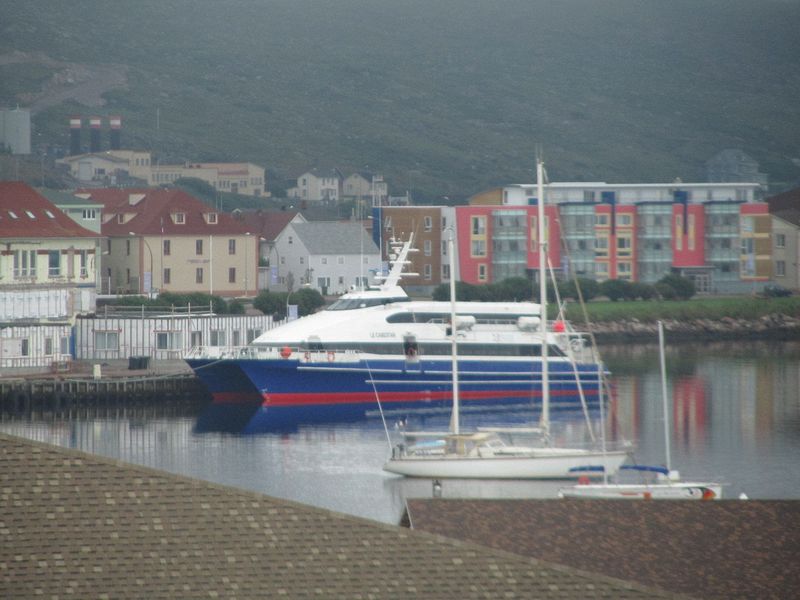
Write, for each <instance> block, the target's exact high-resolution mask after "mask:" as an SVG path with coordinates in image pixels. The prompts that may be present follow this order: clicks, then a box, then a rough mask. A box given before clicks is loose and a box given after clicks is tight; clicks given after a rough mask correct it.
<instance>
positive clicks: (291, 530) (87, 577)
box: [0, 434, 667, 599]
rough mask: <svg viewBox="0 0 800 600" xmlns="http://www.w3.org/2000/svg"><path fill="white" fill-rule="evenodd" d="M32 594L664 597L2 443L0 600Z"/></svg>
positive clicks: (431, 538)
mask: <svg viewBox="0 0 800 600" xmlns="http://www.w3.org/2000/svg"><path fill="white" fill-rule="evenodd" d="M38 596H43V597H47V598H52V597H56V596H57V597H64V596H70V597H75V598H89V597H92V598H102V597H110V598H209V597H225V598H264V597H278V596H286V597H289V598H299V597H303V598H307V597H329V598H409V597H414V596H416V597H425V598H454V597H458V598H500V597H503V598H526V599H527V598H562V599H569V598H587V599H591V598H612V597H613V598H621V599H626V598H653V597H667V596H665V595H663V594H661V593H660V592H657V591H654V590H652V589H646V588H642V587H640V586H638V585H636V584H633V583H628V582H622V581H618V580H613V579H610V578H607V577H603V576H598V575H587V574H585V573H580V572H578V571H575V570H573V569H568V568H565V567H559V566H553V565H549V564H547V563H544V562H541V561H537V560H533V559H530V558H527V557H524V556H519V555H513V554H509V553H506V552H502V551H498V550H491V549H488V548H485V547H481V546H477V545H474V544H470V543H464V542H459V541H456V540H449V539H445V538H442V537H439V536H436V535H430V534H426V533H424V532H421V531H409V530H408V529H404V528H400V527H393V526H389V525H384V524H380V523H376V522H372V521H367V520H365V519H359V518H356V517H350V516H346V515H341V514H337V513H334V512H331V511H327V510H323V509H318V508H313V507H309V506H304V505H301V504H298V503H296V502H291V501H287V500H280V499H275V498H269V497H266V496H262V495H259V494H255V493H251V492H246V491H241V490H236V489H233V488H227V487H223V486H220V485H216V484H212V483H207V482H203V481H198V480H193V479H189V478H185V477H179V476H175V475H171V474H168V473H163V472H159V471H155V470H152V469H148V468H144V467H137V466H132V465H126V464H123V463H119V462H115V461H113V460H109V459H105V458H101V457H97V456H93V455H88V454H84V453H82V452H78V451H75V450H69V449H63V448H59V447H55V446H48V445H45V444H41V443H38V442H31V441H28V440H23V439H20V438H16V437H12V436H8V435H4V434H0V597H4V598H32V597H38Z"/></svg>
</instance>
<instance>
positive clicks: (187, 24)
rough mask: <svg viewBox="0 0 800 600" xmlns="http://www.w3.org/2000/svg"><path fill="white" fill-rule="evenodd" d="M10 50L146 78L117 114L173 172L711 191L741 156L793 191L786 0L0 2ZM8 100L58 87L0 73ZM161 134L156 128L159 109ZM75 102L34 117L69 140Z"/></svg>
mask: <svg viewBox="0 0 800 600" xmlns="http://www.w3.org/2000/svg"><path fill="white" fill-rule="evenodd" d="M0 14H3V15H4V19H3V21H4V22H5V24H4V25H2V26H0V27H1V28H2V29H1V31H0V33H2V36H0V52H7V51H9V50H11V49H20V50H26V51H34V50H41V51H43V52H45V53H47V54H48V55H49V56H51V57H53V58H56V59H60V60H67V61H76V62H86V63H110V64H126V65H129V66H130V71H129V78H130V87H129V89H128V90H126V91H115V92H112V93H110V94H109V95H108V100H109V105H108V107H107V109H105V108H104V109H102V110H101V112H104V111H108V112H119V113H121V114H122V115H123V117H124V119H125V132H124V135H125V139H126V140H127V143H129V144H131V145H134V146H137V147H146V148H156V149H158V150H159V151H160V152H161V153H163V155H164V156H165V158H166V159H173V160H174V159H184V158H193V159H195V158H196V159H224V160H240V159H241V160H252V161H254V162H257V163H260V164H264V165H266V166H268V167H269V168H270V169H272V170H274V171H276V172H277V173H278V174H279V175H282V176H286V177H294V176H296V175H297V174H299V173H300V172H301V171H302V170H304V169H306V168H307V167H309V166H311V165H319V166H334V165H335V166H339V167H341V168H343V169H344V170H346V171H347V170H350V169H355V168H360V167H363V166H365V165H369V166H370V167H371V168H374V169H376V170H381V171H383V172H385V173H386V174H387V178H388V179H389V181H390V185H391V187H392V190H393V191H394V192H397V193H400V192H401V191H402V190H404V189H406V188H411V189H412V190H415V191H417V192H421V193H422V194H423V195H424V196H426V197H427V198H428V199H433V198H435V196H437V195H449V196H452V197H463V196H466V195H469V194H471V193H474V192H476V191H479V190H481V189H484V188H486V187H488V186H490V185H495V184H499V183H506V182H509V181H522V180H524V181H530V180H531V178H532V176H531V173H530V169H531V167H532V162H533V159H532V157H533V155H534V146H535V144H536V143H541V144H543V145H544V147H545V151H546V155H547V158H548V162H549V164H550V165H551V167H550V169H549V170H550V176H551V178H553V179H576V180H598V179H602V180H606V181H636V180H645V181H665V180H672V179H673V178H675V177H676V176H680V177H682V178H683V179H684V180H699V179H702V178H703V175H704V173H703V162H704V161H705V160H706V159H708V158H709V157H710V156H712V155H713V154H714V153H716V152H717V151H719V150H720V149H722V148H725V147H742V148H744V149H745V150H746V151H747V152H749V153H750V154H752V155H753V156H754V157H755V158H756V159H757V160H759V161H760V162H761V164H762V170H767V171H768V172H770V174H771V176H772V178H773V179H778V180H783V181H789V180H792V179H796V178H797V177H798V174H800V171H799V170H798V168H797V167H796V166H794V165H792V164H791V162H790V159H791V158H792V157H793V156H795V155H796V153H797V147H796V141H797V140H796V132H797V131H798V130H799V129H800V114H799V113H800V111H798V108H797V102H796V98H797V97H800V73H799V72H798V67H797V60H796V59H797V56H800V42H798V41H797V40H798V36H797V35H796V31H797V29H798V24H800V5H798V3H796V2H783V1H780V0H759V1H756V0H704V1H701V2H697V1H689V0H670V2H637V1H634V0H603V1H600V0H560V1H559V2H552V1H550V0H501V1H500V2H497V3H486V2H483V1H482V0H481V1H479V0H441V1H439V2H435V3H430V2H426V1H423V0H402V1H397V0H338V1H336V2H329V1H323V0H262V1H260V2H255V1H250V0H225V1H217V0H191V1H190V0H174V1H171V2H155V1H147V0H145V1H139V2H133V3H107V2H88V1H85V2H80V3H65V2H60V1H56V0H49V1H46V0H41V1H37V2H22V3H21V2H15V1H13V0H0ZM0 76H2V77H1V78H0V81H2V82H3V83H2V84H0V101H2V100H3V99H5V100H6V101H9V100H12V99H13V97H14V95H15V94H16V93H19V92H21V91H26V90H29V89H30V88H31V86H33V85H35V84H36V82H38V81H40V80H41V79H42V73H41V70H40V69H39V70H31V71H21V70H20V69H19V68H18V67H11V66H8V67H0ZM157 108H158V109H159V110H160V124H161V127H160V130H159V131H158V132H156V129H155V121H156V119H155V113H156V109H157ZM73 112H80V113H83V114H86V115H88V114H90V113H91V112H92V109H86V108H81V107H76V106H62V107H59V108H56V109H51V110H49V111H47V112H45V113H43V114H41V115H39V116H38V117H37V127H39V129H40V130H41V131H43V132H44V135H45V136H46V137H48V138H51V139H52V138H58V140H59V141H61V142H62V143H64V144H66V133H67V132H66V127H65V123H66V116H67V115H68V114H71V113H73Z"/></svg>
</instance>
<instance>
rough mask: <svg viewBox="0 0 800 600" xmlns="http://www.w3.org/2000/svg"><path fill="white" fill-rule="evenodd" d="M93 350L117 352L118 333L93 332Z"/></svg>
mask: <svg viewBox="0 0 800 600" xmlns="http://www.w3.org/2000/svg"><path fill="white" fill-rule="evenodd" d="M94 349H95V350H115V351H116V350H119V332H117V331H95V332H94Z"/></svg>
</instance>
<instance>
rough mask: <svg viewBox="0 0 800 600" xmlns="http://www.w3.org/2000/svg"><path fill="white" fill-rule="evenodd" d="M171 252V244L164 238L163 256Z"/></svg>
mask: <svg viewBox="0 0 800 600" xmlns="http://www.w3.org/2000/svg"><path fill="white" fill-rule="evenodd" d="M171 253H172V245H171V244H170V241H169V240H164V256H169V255H170V254H171Z"/></svg>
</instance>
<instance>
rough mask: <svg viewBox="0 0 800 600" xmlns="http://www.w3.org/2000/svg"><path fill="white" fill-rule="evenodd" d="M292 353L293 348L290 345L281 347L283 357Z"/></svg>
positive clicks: (287, 356)
mask: <svg viewBox="0 0 800 600" xmlns="http://www.w3.org/2000/svg"><path fill="white" fill-rule="evenodd" d="M291 355H292V349H291V348H289V346H284V347H283V348H281V358H289V357H290V356H291Z"/></svg>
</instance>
